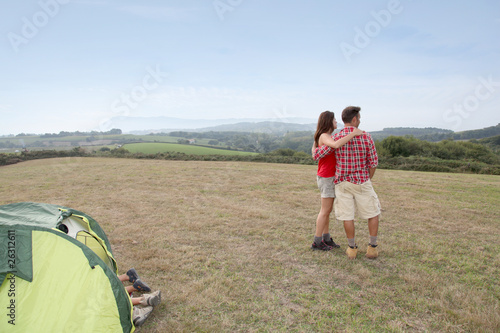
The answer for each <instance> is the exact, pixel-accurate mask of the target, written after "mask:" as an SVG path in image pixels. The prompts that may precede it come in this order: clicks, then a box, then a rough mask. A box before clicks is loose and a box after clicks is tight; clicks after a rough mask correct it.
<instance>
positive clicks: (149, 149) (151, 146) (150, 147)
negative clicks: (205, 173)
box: [123, 142, 257, 155]
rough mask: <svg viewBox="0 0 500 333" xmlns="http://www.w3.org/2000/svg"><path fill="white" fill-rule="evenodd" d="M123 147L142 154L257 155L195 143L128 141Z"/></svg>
mask: <svg viewBox="0 0 500 333" xmlns="http://www.w3.org/2000/svg"><path fill="white" fill-rule="evenodd" d="M123 148H124V149H126V150H128V151H129V152H131V153H143V154H156V153H168V152H178V153H184V154H187V155H257V153H249V152H243V151H236V150H226V149H216V148H210V147H201V146H195V145H186V144H183V145H181V144H175V143H163V142H156V143H152V142H147V143H129V144H126V145H124V146H123Z"/></svg>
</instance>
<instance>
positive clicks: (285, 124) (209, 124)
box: [110, 117, 316, 134]
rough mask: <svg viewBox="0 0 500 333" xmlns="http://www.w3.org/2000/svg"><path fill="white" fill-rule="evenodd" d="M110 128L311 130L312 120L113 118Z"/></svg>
mask: <svg viewBox="0 0 500 333" xmlns="http://www.w3.org/2000/svg"><path fill="white" fill-rule="evenodd" d="M110 124H111V127H113V128H119V129H121V130H122V131H123V133H131V134H149V133H159V132H165V133H168V132H172V131H187V132H205V131H241V132H267V131H272V130H273V129H276V130H279V131H283V130H284V131H304V130H314V129H315V127H316V124H315V120H314V119H308V118H298V117H291V118H253V119H237V118H228V119H180V118H173V117H114V118H112V119H111V121H110Z"/></svg>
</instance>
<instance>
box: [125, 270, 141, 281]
mask: <svg viewBox="0 0 500 333" xmlns="http://www.w3.org/2000/svg"><path fill="white" fill-rule="evenodd" d="M127 276H128V280H129V281H130V282H132V283H134V282H135V280H137V279H138V278H139V274H137V272H136V271H135V268H131V269H129V270H128V272H127Z"/></svg>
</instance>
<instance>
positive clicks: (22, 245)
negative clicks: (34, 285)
mask: <svg viewBox="0 0 500 333" xmlns="http://www.w3.org/2000/svg"><path fill="white" fill-rule="evenodd" d="M0 253H5V254H6V255H5V256H0V283H1V282H2V281H3V280H4V278H5V276H6V274H7V273H9V272H13V273H15V274H16V275H17V276H18V277H20V278H22V279H24V280H26V281H28V282H31V281H33V267H32V260H31V258H32V256H31V253H32V250H31V230H18V229H13V228H12V227H10V226H3V225H0Z"/></svg>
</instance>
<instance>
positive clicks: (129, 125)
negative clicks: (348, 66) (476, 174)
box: [111, 117, 500, 141]
mask: <svg viewBox="0 0 500 333" xmlns="http://www.w3.org/2000/svg"><path fill="white" fill-rule="evenodd" d="M339 125H340V126H342V124H339ZM111 126H112V127H113V128H118V129H121V130H122V132H123V133H130V134H136V135H143V134H149V133H161V132H163V133H170V132H174V131H185V132H209V131H213V132H247V133H248V132H250V133H253V132H259V133H274V134H284V133H287V132H303V131H306V132H311V135H312V134H313V133H314V131H315V130H316V121H315V120H314V119H309V118H279V119H276V118H274V119H256V118H255V119H237V118H229V119H180V118H172V117H150V118H146V117H115V118H113V119H112V120H111ZM370 134H371V135H372V137H373V138H374V139H375V140H383V139H384V138H386V137H388V136H391V135H394V136H405V135H410V136H413V137H415V138H419V139H421V140H427V141H440V140H444V139H453V140H469V139H481V138H487V137H492V136H496V135H499V134H500V124H498V125H496V126H491V127H487V128H484V129H477V130H470V131H463V132H454V131H452V130H448V129H443V128H436V127H427V128H413V127H391V128H384V129H383V130H382V131H371V132H370Z"/></svg>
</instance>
